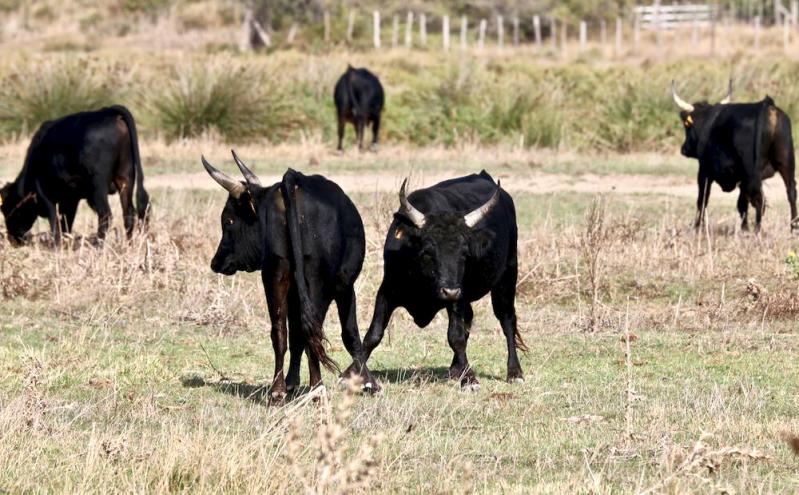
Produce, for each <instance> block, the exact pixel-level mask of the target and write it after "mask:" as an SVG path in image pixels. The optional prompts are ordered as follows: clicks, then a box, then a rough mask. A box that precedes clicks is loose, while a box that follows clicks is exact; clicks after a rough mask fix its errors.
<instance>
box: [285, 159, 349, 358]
mask: <svg viewBox="0 0 799 495" xmlns="http://www.w3.org/2000/svg"><path fill="white" fill-rule="evenodd" d="M297 175H298V173H297V172H295V171H294V170H292V169H289V170H288V171H287V172H286V174H285V175H283V181H282V182H281V184H280V187H281V190H282V193H283V202H284V203H285V205H286V224H287V225H288V231H289V243H290V244H291V254H292V257H293V258H294V267H293V270H292V272H293V273H294V282H295V283H296V284H297V294H298V295H299V299H300V318H301V320H302V321H301V327H302V331H303V333H304V334H305V340H306V342H308V346H309V347H310V351H311V352H312V353H313V354H314V355H315V356H316V357H317V358H318V359H319V361H321V363H322V364H323V365H324V367H325V368H327V369H328V370H330V371H338V366H337V365H336V363H335V362H334V361H333V360H332V359H331V358H330V356H328V355H327V352H326V351H325V345H324V343H325V340H326V339H325V334H324V331H323V330H322V324H321V323H320V321H319V318H318V316H317V314H316V308H314V305H313V302H312V301H311V297H310V295H309V293H308V284H307V283H306V281H305V263H304V259H303V250H302V233H301V232H300V214H299V212H298V211H297V210H298V206H299V205H298V204H297V198H296V197H295V194H294V192H295V190H296V188H297V185H296V180H297Z"/></svg>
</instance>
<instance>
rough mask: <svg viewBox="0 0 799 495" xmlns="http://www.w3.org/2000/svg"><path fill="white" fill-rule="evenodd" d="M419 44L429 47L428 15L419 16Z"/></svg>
mask: <svg viewBox="0 0 799 495" xmlns="http://www.w3.org/2000/svg"><path fill="white" fill-rule="evenodd" d="M419 44H420V45H422V46H427V15H425V14H424V13H422V14H420V15H419Z"/></svg>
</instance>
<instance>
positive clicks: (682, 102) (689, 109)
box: [671, 80, 694, 112]
mask: <svg viewBox="0 0 799 495" xmlns="http://www.w3.org/2000/svg"><path fill="white" fill-rule="evenodd" d="M671 97H672V98H673V99H674V103H676V104H677V106H678V107H680V109H681V110H685V111H686V112H693V111H694V106H693V105H691V104H690V103H688V102H687V101H685V100H683V99H682V98H680V96H679V95H678V94H677V85H676V84H675V83H674V81H673V80H672V81H671Z"/></svg>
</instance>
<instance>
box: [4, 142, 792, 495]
mask: <svg viewBox="0 0 799 495" xmlns="http://www.w3.org/2000/svg"><path fill="white" fill-rule="evenodd" d="M228 147H229V146H227V145H225V144H224V143H220V142H214V141H213V140H208V141H203V140H199V141H189V142H180V143H176V144H173V145H168V144H164V143H157V142H156V143H143V144H142V148H143V155H144V162H145V169H146V170H148V171H149V175H147V184H149V188H150V193H151V196H152V197H153V204H154V206H153V222H152V228H151V230H150V232H149V234H148V235H147V236H137V237H136V238H135V239H134V240H133V241H132V242H131V243H126V242H124V241H120V240H117V239H115V238H114V236H112V238H111V240H109V242H108V243H107V245H106V246H105V248H104V249H95V248H91V247H88V246H82V245H81V244H80V242H78V241H76V242H75V243H74V245H72V246H68V247H65V248H64V249H62V250H56V251H54V250H51V249H48V248H47V247H46V246H44V245H41V244H37V245H33V246H29V247H26V248H23V249H12V248H10V247H9V246H8V244H7V243H6V241H5V240H3V241H0V281H1V282H2V295H0V314H2V315H3V317H2V323H0V325H2V327H1V328H0V332H1V333H0V335H1V336H2V345H0V492H9V493H19V492H32V493H36V492H52V491H64V492H73V493H74V492H97V493H100V492H102V493H109V492H131V491H132V492H145V491H147V492H192V493H210V492H213V493H219V492H247V493H275V492H278V491H285V492H294V493H296V492H299V491H303V490H306V491H309V492H315V493H322V492H324V493H353V492H363V493H367V492H368V493H396V492H410V493H460V492H479V493H498V492H505V493H531V492H533V493H616V492H624V493H628V492H644V491H648V493H686V492H690V493H754V492H759V493H787V492H794V491H796V490H797V489H799V478H797V475H796V458H795V457H794V453H793V452H792V450H791V442H794V444H795V443H797V442H799V441H797V439H796V436H795V435H797V434H799V414H797V406H799V404H798V400H797V395H796V390H795V383H796V379H797V376H799V364H798V363H799V362H797V360H796V355H797V351H799V339H797V333H796V316H797V314H799V283H798V282H797V275H798V274H797V271H796V267H795V265H792V264H791V263H790V262H786V257H787V256H788V253H789V251H791V250H793V249H796V245H797V242H796V238H795V237H793V236H791V235H790V234H789V232H788V228H787V223H788V222H787V219H788V218H787V217H788V214H787V204H786V201H785V199H784V197H783V196H784V194H783V188H782V184H781V183H780V182H779V179H771V180H770V181H769V182H767V188H766V195H767V197H768V200H769V206H770V208H769V210H768V211H767V213H766V221H765V225H764V233H763V234H762V235H761V236H760V237H755V236H753V235H751V234H746V233H741V232H739V231H738V230H737V223H738V222H737V218H736V213H735V207H734V202H735V197H733V195H727V194H723V193H721V192H720V191H719V190H715V191H714V192H713V195H712V197H711V208H710V212H709V226H708V228H707V229H706V230H705V231H703V232H701V233H699V234H695V233H694V232H693V229H692V228H690V225H691V221H692V219H693V204H694V199H695V198H694V197H693V188H694V179H693V176H694V173H695V172H694V171H695V169H694V165H693V164H692V163H691V162H689V161H687V160H684V159H681V158H679V157H676V156H672V155H662V156H661V155H658V156H649V155H627V156H614V155H602V156H588V155H577V154H574V155H570V154H566V153H560V154H559V153H553V152H544V151H534V150H532V151H531V150H518V149H514V148H505V147H500V148H496V149H477V148H475V149H472V148H468V147H467V148H456V149H446V150H445V149H440V148H429V149H425V148H421V149H418V148H405V147H392V146H388V147H387V148H385V149H384V150H382V151H381V152H380V153H379V154H377V155H374V154H364V155H361V154H358V153H357V152H355V151H349V152H348V153H347V154H345V155H344V156H341V157H339V156H335V155H334V154H333V153H332V150H331V147H330V146H329V145H326V144H324V143H310V144H309V145H308V146H303V147H299V146H288V145H286V146H277V147H268V146H265V145H256V144H253V145H248V146H244V147H242V148H241V149H240V151H241V152H242V153H241V154H242V156H243V157H245V159H246V158H248V157H252V160H251V161H252V163H253V164H254V168H255V170H256V172H258V173H260V174H261V175H262V176H263V178H264V179H266V178H267V177H269V178H270V179H274V178H275V177H277V175H278V174H280V173H281V172H282V171H283V170H284V169H285V167H286V166H289V165H291V166H295V167H298V168H301V169H302V170H305V171H306V172H319V173H324V174H325V175H327V176H328V177H330V178H331V179H334V180H337V181H339V182H340V183H342V185H343V186H344V188H345V190H347V191H348V192H349V193H350V194H351V196H352V197H353V200H354V201H355V202H356V204H357V206H358V208H359V209H360V211H361V214H362V216H363V218H364V223H365V225H366V231H367V255H366V260H365V265H364V272H363V275H362V276H361V278H360V279H359V282H358V285H357V292H358V297H359V301H358V302H359V308H358V320H359V324H360V327H361V331H362V332H363V331H365V329H366V327H367V326H368V323H369V318H370V316H371V310H372V304H373V298H374V295H375V292H376V289H377V285H378V284H379V281H380V276H381V265H382V259H381V247H382V241H383V236H384V235H385V228H386V226H387V225H388V221H389V219H390V215H391V213H392V212H393V211H394V210H395V209H396V207H397V205H396V203H397V200H396V190H397V187H398V185H399V183H400V182H401V179H402V177H404V176H405V175H406V174H410V175H411V177H412V181H413V183H414V185H415V186H416V187H419V186H422V185H429V184H431V183H432V182H433V181H434V180H438V178H440V177H446V176H452V175H457V174H463V173H467V172H473V171H478V170H479V169H480V168H486V169H487V170H488V171H490V172H491V173H492V174H494V175H495V176H497V177H500V178H502V181H503V185H504V186H505V187H506V188H507V189H508V190H509V191H510V192H511V193H512V194H513V196H514V199H515V202H516V205H517V209H518V210H519V227H520V236H521V238H520V265H521V268H520V272H521V273H520V282H519V294H518V300H517V311H518V313H519V318H520V326H521V328H522V334H523V336H524V339H525V340H526V341H527V343H528V345H529V346H530V352H529V353H527V354H524V355H522V357H521V359H522V365H523V367H524V371H525V376H526V381H525V383H523V384H520V385H510V384H507V383H505V381H504V376H505V371H506V370H505V360H506V356H505V351H504V347H505V346H504V338H503V337H502V336H501V334H500V330H499V326H498V324H497V322H496V320H495V319H494V317H493V315H492V314H491V309H490V305H489V304H488V303H487V301H481V302H479V303H478V304H477V305H476V307H475V313H476V319H475V324H474V329H473V332H472V337H471V339H470V345H469V355H470V360H471V361H472V363H473V366H474V367H475V369H476V372H477V374H478V376H479V378H480V379H481V382H482V389H481V390H480V391H479V392H476V393H466V392H462V391H461V390H460V389H459V387H458V385H457V384H455V383H452V382H449V381H446V380H444V379H443V378H442V375H443V373H444V371H445V369H446V367H447V366H448V364H449V361H450V358H451V354H450V351H449V348H448V346H447V344H446V332H445V328H446V323H445V320H444V318H443V317H442V315H439V317H438V318H437V319H436V320H435V321H434V322H433V323H432V324H431V325H430V326H429V327H428V328H426V329H418V328H416V327H415V325H414V324H413V323H412V321H411V320H410V318H409V317H408V316H407V315H406V314H405V313H404V312H402V311H400V312H398V313H396V314H395V317H394V319H393V320H392V323H391V325H390V327H389V335H388V336H387V337H386V339H385V340H384V343H383V345H382V346H381V347H379V348H378V349H377V350H376V351H375V354H374V356H373V358H372V361H371V362H370V366H371V367H372V369H373V370H374V371H375V372H376V374H377V376H378V378H379V380H380V381H381V383H382V385H383V392H382V393H381V394H380V395H378V396H374V397H371V396H360V395H352V394H350V393H349V392H347V391H346V390H343V389H340V388H339V387H337V386H335V383H336V377H335V376H333V375H332V374H329V373H326V374H325V375H324V379H325V383H326V385H327V388H326V390H325V391H324V392H323V393H320V392H312V393H308V390H307V389H304V390H302V392H301V393H300V394H299V395H297V396H296V397H294V398H293V400H292V401H291V402H289V403H288V404H287V405H286V406H284V407H269V406H268V405H267V392H266V387H268V384H269V382H270V380H271V372H272V362H273V356H272V351H271V345H270V344H269V339H268V326H269V322H268V319H267V317H266V316H265V302H264V298H263V292H262V290H261V287H260V281H259V278H258V276H257V274H239V275H236V276H234V277H230V278H227V277H222V276H218V275H215V274H213V273H212V272H211V271H210V269H209V268H208V264H209V262H210V258H211V256H212V255H213V252H214V250H215V249H216V243H217V241H218V239H219V227H218V215H219V213H220V212H221V208H222V205H223V202H224V200H225V193H224V192H223V191H222V190H221V189H219V188H217V187H216V186H214V185H213V183H212V182H211V180H210V179H208V178H203V176H201V175H197V173H198V171H200V169H199V162H198V153H199V152H205V153H207V155H208V156H210V157H211V159H212V161H213V162H214V163H215V164H216V165H218V166H220V167H221V168H223V169H225V170H228V171H230V170H231V167H232V163H231V161H230V160H229V159H228V158H227V155H226V153H227V152H226V149H227V148H228ZM24 149H25V146H24V143H23V144H14V143H12V144H8V145H6V146H3V147H0V177H5V178H10V177H11V176H13V174H14V173H15V172H16V170H17V169H18V167H19V164H20V163H21V159H22V155H23V153H24ZM157 157H160V158H159V159H160V160H161V161H158V160H156V158H157ZM586 164H588V165H586ZM556 186H557V187H556ZM95 224H96V220H95V218H94V217H93V215H92V214H91V213H90V212H88V211H87V210H86V209H84V210H81V212H80V213H79V218H78V226H77V228H76V229H77V231H78V232H79V233H81V234H89V233H91V232H92V231H93V230H94V229H95V226H96V225H95ZM120 224H121V220H120V216H119V214H118V213H117V215H116V222H115V225H116V227H117V229H118V230H119V229H121V225H120ZM38 229H39V230H40V231H43V230H44V229H45V226H44V225H43V224H42V223H41V222H40V223H39V224H38ZM590 233H593V234H592V235H589V234H590ZM592 259H595V260H596V262H595V263H594V264H593V268H594V269H592V265H591V263H590V260H592ZM592 274H593V276H592ZM592 288H595V289H596V290H595V291H594V290H592ZM594 294H595V295H596V297H594ZM326 332H327V334H328V336H329V337H330V340H331V348H332V351H333V356H334V358H335V359H336V360H337V361H338V363H339V364H340V365H346V364H347V363H348V359H347V355H346V351H344V349H343V346H342V344H341V340H340V338H339V332H340V329H339V326H338V319H337V318H336V317H335V313H331V314H330V315H329V318H328V320H327V322H326ZM625 335H629V336H630V337H629V340H628V339H625V337H624V336H625ZM627 342H629V348H628V347H627V345H626V343H627ZM305 370H306V368H305V367H304V373H303V374H304V376H303V379H304V383H307V376H306V373H307V372H306V371H305ZM312 398H316V399H318V400H316V401H313V400H311V399H312Z"/></svg>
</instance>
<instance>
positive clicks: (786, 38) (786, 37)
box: [782, 16, 791, 53]
mask: <svg viewBox="0 0 799 495" xmlns="http://www.w3.org/2000/svg"><path fill="white" fill-rule="evenodd" d="M790 41H791V27H790V21H789V20H788V16H782V49H783V50H784V51H785V52H786V53H787V52H788V45H789V44H790Z"/></svg>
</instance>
